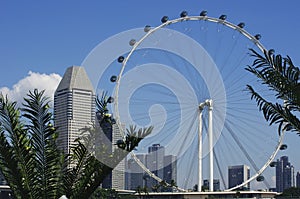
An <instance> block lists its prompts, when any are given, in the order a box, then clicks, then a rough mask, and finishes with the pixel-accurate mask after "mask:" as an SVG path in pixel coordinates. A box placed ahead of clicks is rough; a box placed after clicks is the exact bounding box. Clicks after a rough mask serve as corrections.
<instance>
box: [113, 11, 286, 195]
mask: <svg viewBox="0 0 300 199" xmlns="http://www.w3.org/2000/svg"><path fill="white" fill-rule="evenodd" d="M182 21H208V22H212V23H216V24H223V25H225V26H227V27H228V28H230V29H232V30H236V31H238V32H239V33H240V34H241V35H243V36H244V37H245V38H247V39H248V40H249V41H251V42H252V43H253V44H255V45H256V47H258V48H259V50H260V51H261V52H262V53H264V52H267V49H266V48H265V47H264V46H263V45H262V44H261V43H260V41H259V40H258V39H257V38H256V37H255V36H253V35H252V34H250V33H249V32H247V31H246V30H245V29H243V28H242V27H239V26H238V25H235V24H233V23H231V22H228V21H226V20H223V19H220V18H215V17H209V16H185V17H179V18H176V19H172V20H167V21H166V22H164V23H162V24H161V25H158V26H156V27H151V28H150V29H149V30H148V31H147V32H146V34H145V35H144V36H143V37H142V38H140V39H139V40H138V41H136V42H135V43H134V45H133V46H132V49H131V50H130V51H129V53H128V55H127V56H126V57H124V61H123V62H122V68H121V70H120V73H119V75H118V77H117V81H116V87H115V102H114V111H115V112H114V116H115V119H116V124H117V125H118V127H119V128H120V129H121V132H122V133H123V136H124V132H125V129H124V127H123V125H121V122H120V115H119V111H118V110H119V109H118V93H119V88H120V84H121V79H122V75H123V72H124V69H125V67H126V64H127V62H128V60H129V59H130V57H131V55H132V53H133V52H134V51H135V50H136V49H137V47H139V46H140V44H141V43H142V42H143V41H144V40H145V39H146V38H148V36H149V35H151V34H152V33H154V32H156V31H157V30H159V29H161V28H163V27H166V26H168V25H171V24H175V23H178V22H182ZM283 138H284V132H282V134H281V135H280V136H279V138H278V141H277V145H276V147H275V150H274V151H273V152H272V153H271V156H270V157H269V158H268V159H267V162H266V163H265V164H264V165H263V166H262V167H261V168H260V169H259V170H258V171H257V172H255V174H254V175H252V176H251V177H250V178H249V179H248V180H246V181H244V182H243V183H241V184H239V185H237V186H235V187H232V188H230V189H225V190H224V191H232V190H235V189H237V188H240V187H242V186H244V185H246V184H248V183H249V182H251V181H253V180H255V179H256V178H257V177H258V176H260V175H261V174H262V173H263V172H264V171H265V169H266V168H267V167H268V166H269V165H270V163H271V162H272V161H273V160H274V158H275V157H276V155H277V153H278V152H279V150H280V147H281V145H282V143H283ZM130 154H131V156H132V157H133V159H134V160H135V161H136V162H137V164H138V165H139V166H140V167H141V168H142V169H143V170H144V171H145V172H146V173H147V174H148V175H149V176H151V177H152V178H154V179H155V180H157V181H158V182H162V181H163V179H161V178H160V177H158V176H156V175H155V174H154V173H153V172H151V171H150V170H149V169H148V168H147V167H146V166H145V165H144V164H143V163H142V162H141V161H140V160H139V159H138V158H137V157H136V154H135V153H134V152H133V151H132V152H131V153H130ZM167 185H169V184H168V183H167ZM177 189H178V190H179V191H185V190H184V189H182V188H180V187H177Z"/></svg>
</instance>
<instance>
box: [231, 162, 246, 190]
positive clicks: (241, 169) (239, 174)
mask: <svg viewBox="0 0 300 199" xmlns="http://www.w3.org/2000/svg"><path fill="white" fill-rule="evenodd" d="M249 178H250V168H249V167H248V166H247V165H236V166H229V167H228V188H232V187H235V186H236V185H239V184H241V183H242V182H244V181H246V180H248V179H249ZM241 189H243V190H250V183H248V184H247V185H246V186H244V187H242V188H241Z"/></svg>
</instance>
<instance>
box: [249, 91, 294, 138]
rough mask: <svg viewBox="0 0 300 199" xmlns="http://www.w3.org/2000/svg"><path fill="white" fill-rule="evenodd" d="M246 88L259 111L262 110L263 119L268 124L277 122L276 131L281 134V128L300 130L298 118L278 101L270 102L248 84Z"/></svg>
mask: <svg viewBox="0 0 300 199" xmlns="http://www.w3.org/2000/svg"><path fill="white" fill-rule="evenodd" d="M247 88H248V90H249V91H250V92H251V94H252V96H251V99H254V100H255V101H256V102H257V106H258V108H259V110H260V111H262V112H263V115H264V117H265V119H266V120H267V121H268V122H269V124H270V125H272V124H278V125H279V127H278V133H279V134H281V131H282V130H290V131H296V132H297V133H298V134H299V132H300V122H299V120H298V118H297V117H296V116H295V115H293V114H292V113H291V112H290V110H289V109H288V108H287V107H284V106H282V105H280V104H278V103H275V104H273V103H271V102H268V101H267V100H265V99H264V98H263V97H262V96H261V95H259V94H258V93H257V92H256V91H255V90H254V89H253V88H252V87H251V86H250V85H247Z"/></svg>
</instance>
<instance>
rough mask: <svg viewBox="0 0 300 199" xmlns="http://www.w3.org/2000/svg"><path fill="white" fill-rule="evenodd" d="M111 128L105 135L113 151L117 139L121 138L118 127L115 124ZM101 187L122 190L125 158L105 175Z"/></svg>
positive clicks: (123, 187) (123, 186)
mask: <svg viewBox="0 0 300 199" xmlns="http://www.w3.org/2000/svg"><path fill="white" fill-rule="evenodd" d="M112 127H113V128H112V129H111V131H110V132H109V134H108V135H107V136H108V138H109V139H110V141H111V143H112V145H111V149H110V150H111V151H112V152H114V149H115V147H117V146H116V145H114V144H115V143H117V141H118V140H120V139H122V135H121V132H120V129H119V128H118V127H117V125H113V126H112ZM102 187H103V188H109V189H116V190H124V189H125V159H123V160H122V161H121V162H120V163H119V164H118V165H117V166H116V167H115V168H114V170H113V171H112V172H111V174H110V175H109V176H107V177H106V178H105V179H104V181H103V183H102Z"/></svg>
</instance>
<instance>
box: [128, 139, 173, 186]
mask: <svg viewBox="0 0 300 199" xmlns="http://www.w3.org/2000/svg"><path fill="white" fill-rule="evenodd" d="M136 156H137V158H138V159H139V160H140V161H141V162H142V163H143V164H144V165H145V166H146V167H147V168H148V169H149V170H150V171H151V172H152V173H154V174H155V175H156V176H157V177H159V178H160V179H162V180H164V181H165V182H167V183H169V184H171V183H172V181H174V182H175V183H177V160H176V156H173V155H165V148H164V147H163V146H160V144H153V145H152V146H150V147H148V154H136ZM126 171H127V173H126V188H127V189H131V190H136V188H137V187H138V186H139V187H147V188H148V189H149V190H151V189H152V188H153V187H154V186H155V185H157V184H159V183H158V182H157V181H156V180H155V179H153V178H152V177H150V176H149V175H148V174H147V173H146V172H145V171H144V170H143V169H142V168H141V167H140V166H139V165H138V164H137V163H136V162H135V160H133V159H129V160H128V161H127V165H126ZM160 191H173V189H172V188H171V187H168V188H162V189H161V190H160Z"/></svg>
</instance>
